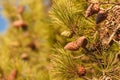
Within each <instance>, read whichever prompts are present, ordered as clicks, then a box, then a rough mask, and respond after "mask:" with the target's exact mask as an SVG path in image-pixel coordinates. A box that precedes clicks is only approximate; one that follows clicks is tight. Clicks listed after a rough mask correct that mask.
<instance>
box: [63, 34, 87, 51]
mask: <svg viewBox="0 0 120 80" xmlns="http://www.w3.org/2000/svg"><path fill="white" fill-rule="evenodd" d="M86 45H87V40H86V37H85V36H82V37H80V38H78V39H77V40H76V41H73V42H70V43H68V44H67V45H66V46H65V47H64V49H66V50H71V51H76V50H78V49H79V48H80V47H83V48H85V47H86Z"/></svg>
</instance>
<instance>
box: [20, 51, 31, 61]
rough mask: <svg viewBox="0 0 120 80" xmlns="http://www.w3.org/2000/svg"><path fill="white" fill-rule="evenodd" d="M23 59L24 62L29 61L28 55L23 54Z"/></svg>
mask: <svg viewBox="0 0 120 80" xmlns="http://www.w3.org/2000/svg"><path fill="white" fill-rule="evenodd" d="M21 58H22V59H23V60H25V61H26V60H29V56H28V54H27V53H22V55H21Z"/></svg>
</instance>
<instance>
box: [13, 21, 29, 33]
mask: <svg viewBox="0 0 120 80" xmlns="http://www.w3.org/2000/svg"><path fill="white" fill-rule="evenodd" d="M13 26H14V27H15V28H20V27H21V28H22V29H23V30H24V31H26V30H27V24H26V22H25V21H23V20H16V21H14V22H13Z"/></svg>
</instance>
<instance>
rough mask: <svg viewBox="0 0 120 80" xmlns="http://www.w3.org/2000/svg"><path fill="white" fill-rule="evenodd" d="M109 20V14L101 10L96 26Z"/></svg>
mask: <svg viewBox="0 0 120 80" xmlns="http://www.w3.org/2000/svg"><path fill="white" fill-rule="evenodd" d="M106 18H107V12H106V11H105V10H102V9H101V10H100V11H99V13H98V14H97V17H96V24H99V23H100V22H102V21H104V20H105V19H106Z"/></svg>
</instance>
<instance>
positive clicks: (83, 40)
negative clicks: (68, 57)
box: [76, 36, 88, 48]
mask: <svg viewBox="0 0 120 80" xmlns="http://www.w3.org/2000/svg"><path fill="white" fill-rule="evenodd" d="M76 42H77V44H78V46H79V47H83V48H85V47H86V45H87V43H88V41H87V39H86V37H85V36H82V37H80V38H78V39H77V41H76Z"/></svg>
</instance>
